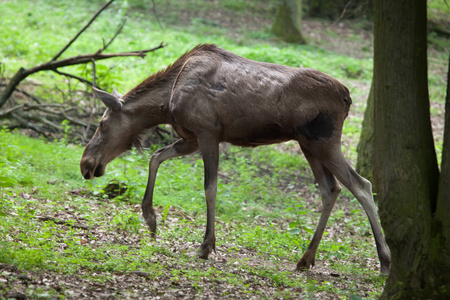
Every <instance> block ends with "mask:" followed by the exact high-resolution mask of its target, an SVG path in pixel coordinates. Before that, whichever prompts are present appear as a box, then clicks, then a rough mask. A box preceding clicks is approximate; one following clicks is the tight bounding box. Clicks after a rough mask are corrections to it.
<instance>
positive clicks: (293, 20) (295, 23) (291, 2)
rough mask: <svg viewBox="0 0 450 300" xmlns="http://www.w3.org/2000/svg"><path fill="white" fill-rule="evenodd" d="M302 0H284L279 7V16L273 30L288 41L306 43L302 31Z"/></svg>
mask: <svg viewBox="0 0 450 300" xmlns="http://www.w3.org/2000/svg"><path fill="white" fill-rule="evenodd" d="M301 21H302V1H301V0H282V1H281V3H280V6H279V7H278V11H277V16H276V18H275V22H274V23H273V26H272V31H273V33H275V34H276V35H277V36H279V37H281V38H282V39H283V40H284V41H285V42H288V43H301V44H305V43H306V41H305V39H304V38H303V36H302V33H301Z"/></svg>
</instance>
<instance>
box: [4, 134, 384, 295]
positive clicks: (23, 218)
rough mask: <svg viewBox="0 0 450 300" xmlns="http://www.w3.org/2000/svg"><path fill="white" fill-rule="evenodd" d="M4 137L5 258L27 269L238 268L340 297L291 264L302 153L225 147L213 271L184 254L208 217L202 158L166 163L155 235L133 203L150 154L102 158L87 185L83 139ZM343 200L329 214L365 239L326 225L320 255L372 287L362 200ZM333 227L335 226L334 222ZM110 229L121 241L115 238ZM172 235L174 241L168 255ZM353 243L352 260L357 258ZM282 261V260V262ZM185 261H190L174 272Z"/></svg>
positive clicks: (224, 274)
mask: <svg viewBox="0 0 450 300" xmlns="http://www.w3.org/2000/svg"><path fill="white" fill-rule="evenodd" d="M0 138H1V139H0V141H1V144H0V147H1V149H2V150H3V149H15V150H14V151H2V152H1V154H0V159H1V160H0V161H2V162H3V164H2V165H1V166H0V171H1V172H2V174H9V175H8V176H9V177H11V178H14V183H12V184H11V185H12V186H11V187H8V188H3V189H2V190H1V191H0V197H1V199H2V201H1V202H0V204H1V206H0V211H1V217H0V236H1V237H2V241H3V243H2V246H1V247H0V261H1V262H3V263H8V264H12V265H16V266H17V267H18V268H20V269H23V270H35V271H38V270H39V271H40V272H57V273H61V274H74V275H77V276H80V275H78V274H81V273H84V274H86V276H87V278H88V279H89V280H95V281H100V282H105V281H107V278H108V277H109V276H111V275H110V274H123V273H129V272H131V271H134V270H142V271H145V272H148V273H149V274H151V277H152V278H153V279H152V280H157V279H158V278H160V277H162V278H171V279H172V280H181V281H183V282H184V281H188V282H191V283H193V282H194V283H195V282H202V281H203V278H204V277H205V276H206V275H208V274H209V275H208V276H212V277H213V278H220V280H223V281H225V282H226V283H227V284H230V285H232V286H236V287H238V286H241V285H242V284H243V283H242V275H241V273H243V274H247V275H248V276H254V277H255V278H260V279H261V280H263V281H268V282H270V284H271V285H273V286H274V287H277V286H279V287H283V289H287V290H286V291H285V292H280V293H281V294H280V295H283V296H284V297H286V296H289V295H290V296H291V297H293V296H294V295H295V294H296V293H295V291H290V290H289V289H293V290H295V289H299V288H302V289H305V290H304V292H305V293H306V294H307V293H311V295H312V294H314V293H316V292H317V291H318V290H324V291H325V292H327V293H331V294H335V293H338V292H339V293H344V294H345V292H343V291H339V290H338V289H337V288H332V286H330V285H331V284H330V283H328V284H326V283H321V285H319V286H317V284H316V283H315V282H314V280H313V279H311V280H312V281H311V282H309V283H308V279H307V278H306V277H302V276H301V274H296V273H292V270H293V269H294V266H295V262H296V261H297V260H298V259H299V258H300V255H301V254H302V253H303V252H304V251H305V249H306V247H307V245H308V243H309V239H310V238H311V235H312V232H313V229H314V227H315V224H316V222H317V219H318V217H319V214H318V213H317V212H316V204H314V203H313V202H310V201H308V199H306V198H304V197H306V195H305V192H304V191H303V192H302V190H299V189H298V187H297V188H295V187H294V186H295V184H296V183H297V184H298V183H299V181H309V182H311V180H312V179H311V175H310V173H309V171H308V170H307V169H305V168H306V162H305V161H304V159H303V158H301V157H299V156H297V155H289V154H279V152H278V150H276V149H272V148H270V147H269V148H258V149H254V150H250V149H245V150H244V151H239V150H238V148H234V147H232V148H230V149H228V151H226V152H224V153H223V154H222V155H221V156H222V157H221V168H220V170H221V171H220V172H221V174H222V175H223V176H224V178H226V179H222V180H220V182H219V191H218V202H217V233H216V235H217V238H218V239H217V247H218V251H219V252H221V253H223V254H222V255H224V256H226V257H228V258H227V259H228V260H229V261H228V262H227V264H226V265H224V266H221V268H218V267H217V266H216V265H213V266H212V265H208V264H209V263H207V262H205V263H206V267H205V265H204V264H205V263H203V262H201V261H198V259H196V258H195V257H193V256H192V255H190V254H189V253H190V252H192V251H194V250H195V249H196V248H197V247H198V246H199V243H200V242H201V240H202V237H203V233H204V226H205V223H206V220H205V204H204V196H203V174H202V172H203V167H202V162H201V160H200V157H199V156H194V157H189V158H184V159H174V160H170V161H167V162H165V163H164V164H163V165H162V166H161V168H160V171H159V174H158V180H157V184H156V190H155V205H156V207H157V209H158V212H159V217H158V226H159V227H158V235H159V238H158V239H159V241H157V242H156V243H155V242H154V241H152V240H151V239H150V238H149V234H148V230H147V228H146V226H145V225H144V224H143V220H142V218H141V214H140V211H139V210H138V211H136V207H135V206H136V203H138V202H140V199H141V197H142V195H143V190H144V188H145V184H144V182H146V176H147V171H146V170H147V162H148V160H147V158H146V157H145V156H148V155H149V153H147V152H146V153H145V155H143V156H140V155H138V154H134V155H131V156H124V157H122V158H119V159H117V160H116V161H114V162H113V163H111V165H110V166H108V172H107V174H106V175H105V177H102V178H98V179H96V180H95V181H94V182H88V181H84V180H83V179H82V178H81V174H80V173H79V170H78V160H79V158H80V155H81V151H82V148H80V147H78V146H73V145H65V144H63V143H54V142H44V141H41V140H36V139H32V138H28V137H25V136H22V135H18V134H11V133H8V132H4V131H2V132H0ZM37 158H39V159H37ZM11 166H14V172H10V171H8V170H13V169H12V168H10V167H11ZM5 172H6V173H5ZM7 172H10V173H7ZM54 178H57V179H58V180H56V181H53V180H52V179H54ZM112 178H114V179H117V180H120V181H122V182H124V183H126V184H127V185H128V186H129V187H132V188H130V189H129V190H128V191H127V193H126V194H125V195H122V196H120V197H118V198H116V199H112V200H109V199H106V198H105V197H104V196H103V194H102V192H101V190H102V188H103V187H104V186H105V185H106V184H107V182H108V181H109V180H111V179H112ZM300 183H301V182H300ZM302 184H306V185H307V183H302ZM74 191H75V192H74ZM309 192H311V193H317V189H316V187H315V186H314V185H311V186H310V187H309V188H307V193H309ZM302 194H303V195H304V196H302ZM299 195H300V198H299ZM344 203H345V212H344V211H342V209H340V210H338V211H337V212H336V213H335V214H333V216H332V218H331V220H330V223H331V224H336V223H343V222H344V223H345V224H346V228H347V230H348V231H349V232H355V233H357V234H358V236H359V234H361V237H358V238H357V239H354V240H352V239H348V240H346V241H341V240H340V239H339V238H340V237H338V236H336V237H334V238H332V239H329V238H327V237H326V236H327V234H326V236H325V238H324V240H323V242H322V244H321V246H320V249H319V254H318V257H317V259H318V261H329V262H331V264H330V266H329V268H330V269H332V270H336V271H335V272H339V273H340V274H348V276H361V278H364V280H369V278H371V279H370V280H375V282H370V283H368V286H370V287H371V288H370V289H373V288H374V287H375V286H376V289H378V290H379V289H380V288H381V286H382V284H383V281H382V279H380V278H379V275H378V274H377V272H376V271H370V272H369V271H367V267H366V266H365V265H364V263H363V264H362V265H361V263H362V262H364V261H367V260H370V259H373V258H374V257H375V256H376V254H375V253H374V248H373V246H371V244H372V243H373V242H372V238H371V237H368V236H367V235H369V234H368V232H369V231H370V228H369V225H368V222H367V220H366V218H365V216H364V215H363V213H362V212H361V210H360V209H358V204H357V203H355V202H354V201H350V202H348V201H344ZM349 209H350V211H349ZM348 214H350V216H349V215H348ZM39 216H56V217H57V218H65V219H67V218H69V223H70V222H72V223H76V222H82V223H84V224H86V225H87V226H88V227H89V228H90V230H87V231H86V230H83V229H78V228H74V227H71V226H67V225H61V224H55V223H54V222H52V221H47V222H43V221H40V220H39ZM330 230H334V229H333V226H332V225H331V229H330ZM115 237H116V238H120V239H123V240H124V241H125V242H124V243H115V242H113V241H112V240H113V239H114V238H115ZM174 244H175V245H176V246H175V247H176V248H181V249H180V250H177V252H175V253H174V252H173V250H172V247H173V246H172V245H174ZM241 249H244V250H245V251H251V252H252V253H255V254H256V257H257V258H258V261H265V263H264V265H262V266H255V265H254V262H253V261H251V263H249V264H245V263H242V261H241V259H243V260H244V262H245V258H241V255H240V254H239V253H240V250H241ZM355 249H357V251H358V257H359V258H358V260H356V261H353V260H354V259H353V257H354V251H355ZM160 257H163V259H161V258H160ZM155 259H156V260H157V261H158V263H155ZM234 262H239V265H240V266H241V269H240V271H239V272H238V273H236V274H235V273H233V272H232V271H230V269H229V268H230V266H231V267H233V266H234V265H235V264H234ZM278 262H283V266H284V267H277V263H278ZM181 264H182V265H186V266H187V267H186V268H183V269H182V271H180V270H174V269H173V265H181ZM268 264H270V265H268ZM199 268H200V270H202V271H201V272H200V270H199ZM205 272H206V274H205ZM360 272H364V274H360ZM292 276H293V277H292ZM345 276H347V275H345ZM177 278H178V279H177ZM255 280H256V279H255ZM251 282H253V281H251ZM305 285H306V286H307V287H306V288H305ZM354 289H356V287H354ZM30 293H35V291H34V292H32V291H30ZM248 293H256V291H254V290H251V289H250V290H249V291H248ZM297 294H298V293H297Z"/></svg>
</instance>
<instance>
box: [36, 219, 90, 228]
mask: <svg viewBox="0 0 450 300" xmlns="http://www.w3.org/2000/svg"><path fill="white" fill-rule="evenodd" d="M36 219H38V220H39V221H44V222H46V221H52V222H53V223H55V224H60V225H66V226H70V227H73V228H78V229H86V230H87V229H89V227H88V226H86V225H83V224H80V223H77V222H73V221H72V220H68V221H65V220H60V219H57V218H54V217H50V216H36Z"/></svg>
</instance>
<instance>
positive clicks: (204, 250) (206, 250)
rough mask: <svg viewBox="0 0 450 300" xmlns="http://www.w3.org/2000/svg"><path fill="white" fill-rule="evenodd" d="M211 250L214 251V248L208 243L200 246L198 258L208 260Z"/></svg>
mask: <svg viewBox="0 0 450 300" xmlns="http://www.w3.org/2000/svg"><path fill="white" fill-rule="evenodd" d="M213 250H214V251H216V247H215V245H214V244H213V245H212V246H211V245H210V244H209V243H203V244H202V246H201V247H200V251H199V253H198V257H199V258H202V259H208V256H209V254H210V253H211V252H212V251H213Z"/></svg>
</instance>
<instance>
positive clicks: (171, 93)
mask: <svg viewBox="0 0 450 300" xmlns="http://www.w3.org/2000/svg"><path fill="white" fill-rule="evenodd" d="M94 93H95V94H96V95H97V97H98V98H99V99H100V100H101V101H102V102H103V103H104V104H105V105H106V106H107V109H106V111H105V113H104V115H103V117H102V119H101V120H100V122H99V126H98V129H97V131H96V132H95V134H94V136H93V137H92V139H91V141H90V142H89V144H88V145H87V146H86V149H85V150H84V153H83V157H82V159H81V163H80V166H81V173H82V175H83V177H84V178H85V179H93V178H94V177H95V176H102V175H103V174H104V172H105V168H106V165H107V164H108V163H109V162H110V161H112V160H113V159H114V158H115V157H117V156H118V155H119V154H121V153H123V152H124V151H126V150H127V149H130V148H131V147H132V146H133V145H135V146H139V145H138V144H137V141H138V138H137V136H138V135H139V134H140V133H142V132H143V131H144V130H146V129H147V128H150V127H153V126H156V125H158V124H170V125H171V126H172V127H173V128H174V130H175V131H176V132H177V134H178V136H179V137H180V139H179V140H178V141H176V142H175V143H173V144H172V145H169V146H167V147H164V148H162V149H159V150H157V151H156V152H155V153H154V154H153V156H152V157H151V159H150V166H149V177H148V184H147V188H146V191H145V195H144V199H143V201H142V212H143V216H144V219H145V221H146V223H147V225H148V226H149V228H150V232H151V234H152V236H153V237H154V236H155V233H156V214H155V211H154V209H153V190H154V187H155V179H156V173H157V171H158V167H159V165H160V164H161V163H162V162H163V161H165V160H167V159H170V158H173V157H177V156H181V155H186V154H190V153H193V152H195V151H198V150H200V152H201V155H202V158H203V161H204V167H205V181H204V186H205V197H206V206H207V224H206V232H205V237H204V239H203V243H202V244H201V247H200V251H199V257H201V258H204V259H207V258H208V255H209V254H210V253H211V251H213V250H215V239H216V238H215V233H214V222H215V203H216V193H217V174H218V167H219V144H220V143H221V142H228V143H231V144H233V145H239V146H244V147H255V146H260V145H267V144H273V143H281V142H285V141H288V140H295V141H297V142H298V143H299V146H300V147H301V150H302V152H303V153H304V155H305V157H306V159H307V160H308V162H309V164H310V166H311V169H312V171H313V174H314V176H315V178H316V181H317V182H318V184H319V188H320V192H321V195H322V203H323V209H322V214H321V217H320V220H319V223H318V225H317V229H316V231H315V233H314V236H313V239H312V240H311V243H310V245H309V246H308V249H307V250H306V252H305V253H304V254H303V256H302V258H301V259H300V260H299V262H298V263H297V269H298V270H306V269H309V268H310V267H311V266H313V265H314V263H315V256H316V252H317V248H318V246H319V243H320V240H321V238H322V235H323V232H324V230H325V227H326V224H327V221H328V218H329V216H330V213H331V210H332V208H333V206H334V204H335V202H336V199H337V197H338V195H339V192H340V190H341V186H340V184H339V183H338V181H337V180H339V182H340V183H342V184H343V185H344V186H345V187H346V188H348V189H349V190H350V191H351V192H352V193H353V195H354V196H355V197H356V199H358V201H359V202H360V203H361V205H362V207H363V208H364V210H365V212H366V214H367V216H368V219H369V222H370V224H371V226H372V230H373V233H374V238H375V243H376V246H377V250H378V256H379V259H380V263H381V271H382V272H383V273H387V272H388V271H389V264H390V254H389V250H388V248H387V245H386V242H385V239H384V236H383V233H382V229H381V226H380V223H379V221H378V216H377V212H376V207H375V204H374V201H373V196H372V188H371V184H370V182H369V181H367V180H366V179H364V178H362V177H361V176H360V175H358V174H357V173H356V172H355V171H354V170H353V168H352V167H351V166H350V165H349V164H348V162H347V161H346V160H345V158H344V156H343V154H342V152H341V144H340V141H341V134H342V127H343V123H344V120H345V118H346V116H347V115H348V111H349V108H350V105H351V103H352V101H351V98H350V94H349V91H348V89H347V88H346V87H345V86H344V85H342V84H341V83H340V82H339V81H337V80H336V79H334V78H332V77H330V76H328V75H326V74H324V73H321V72H319V71H317V70H314V69H305V68H293V67H288V66H282V65H277V64H271V63H263V62H257V61H253V60H249V59H246V58H243V57H240V56H238V55H235V54H233V53H231V52H228V51H226V50H223V49H220V48H218V47H216V46H215V45H210V44H205V45H199V46H197V47H195V48H194V49H192V50H191V51H189V52H187V53H185V54H184V55H182V56H181V57H180V58H179V59H178V60H177V61H175V62H174V63H173V64H172V65H171V66H169V67H167V68H166V69H164V70H162V71H160V72H158V73H156V74H154V75H152V76H150V77H149V78H147V79H146V80H144V81H143V82H142V83H140V84H139V85H137V86H136V87H135V88H133V89H132V90H130V91H129V92H128V93H127V94H125V95H121V94H119V93H118V92H117V91H116V90H114V91H113V93H112V94H109V93H107V92H104V91H102V90H99V89H96V88H94Z"/></svg>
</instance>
